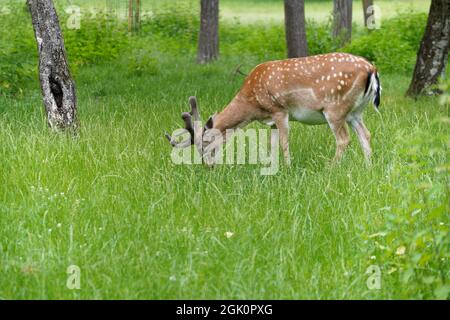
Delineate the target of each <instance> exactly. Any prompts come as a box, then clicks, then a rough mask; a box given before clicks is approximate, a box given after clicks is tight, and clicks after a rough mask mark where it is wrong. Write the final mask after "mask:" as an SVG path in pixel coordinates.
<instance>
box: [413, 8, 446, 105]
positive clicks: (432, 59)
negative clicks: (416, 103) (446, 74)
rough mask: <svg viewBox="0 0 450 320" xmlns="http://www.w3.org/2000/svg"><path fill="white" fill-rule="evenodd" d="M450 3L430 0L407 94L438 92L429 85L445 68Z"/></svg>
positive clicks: (433, 82) (436, 79)
mask: <svg viewBox="0 0 450 320" xmlns="http://www.w3.org/2000/svg"><path fill="white" fill-rule="evenodd" d="M449 35H450V3H449V1H448V0H432V1H431V6H430V13H429V15H428V21H427V27H426V29H425V33H424V35H423V38H422V41H421V43H420V48H419V51H418V53H417V61H416V67H415V69H414V73H413V77H412V80H411V84H410V86H409V89H408V91H407V92H406V94H407V95H408V96H417V95H426V94H433V93H438V91H436V90H435V91H431V90H429V89H430V86H431V85H434V84H436V83H437V81H438V78H439V75H440V74H441V73H442V72H443V70H444V69H445V65H446V62H447V59H448V51H449V42H450V36H449Z"/></svg>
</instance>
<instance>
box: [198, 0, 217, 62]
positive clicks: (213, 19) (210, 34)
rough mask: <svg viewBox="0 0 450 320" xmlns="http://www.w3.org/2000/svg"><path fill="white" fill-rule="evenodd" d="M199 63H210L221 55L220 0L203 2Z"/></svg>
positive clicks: (201, 4)
mask: <svg viewBox="0 0 450 320" xmlns="http://www.w3.org/2000/svg"><path fill="white" fill-rule="evenodd" d="M200 6H201V13H200V33H199V37H198V53H197V62H198V63H201V64H203V63H208V62H210V61H211V60H213V59H216V58H217V57H218V55H219V0H201V3H200Z"/></svg>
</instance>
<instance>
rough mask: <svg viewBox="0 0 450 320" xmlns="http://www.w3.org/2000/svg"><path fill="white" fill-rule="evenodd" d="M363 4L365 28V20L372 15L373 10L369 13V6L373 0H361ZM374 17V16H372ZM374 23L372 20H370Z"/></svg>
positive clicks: (371, 5)
mask: <svg viewBox="0 0 450 320" xmlns="http://www.w3.org/2000/svg"><path fill="white" fill-rule="evenodd" d="M362 5H363V13H364V26H365V27H366V28H367V22H368V20H369V18H370V17H371V16H373V12H372V13H370V11H369V10H370V9H369V8H370V7H373V0H362ZM372 19H374V17H372ZM372 24H374V21H373V22H372Z"/></svg>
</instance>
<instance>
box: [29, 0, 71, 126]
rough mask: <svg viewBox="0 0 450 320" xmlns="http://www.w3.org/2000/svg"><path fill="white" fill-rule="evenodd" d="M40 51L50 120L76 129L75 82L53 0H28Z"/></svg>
mask: <svg viewBox="0 0 450 320" xmlns="http://www.w3.org/2000/svg"><path fill="white" fill-rule="evenodd" d="M27 4H28V8H29V10H30V13H31V19H32V23H33V28H34V34H35V37H36V42H37V47H38V52H39V80H40V83H41V90H42V96H43V101H44V105H45V110H46V112H47V122H48V125H49V127H50V128H53V129H76V128H77V127H78V121H77V107H76V94H75V83H74V81H73V80H72V77H71V75H70V71H69V66H68V64H67V58H66V50H65V48H64V39H63V36H62V33H61V29H60V27H59V20H58V16H57V14H56V11H55V7H54V6H53V2H52V0H28V1H27Z"/></svg>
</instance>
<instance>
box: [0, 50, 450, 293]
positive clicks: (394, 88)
mask: <svg viewBox="0 0 450 320" xmlns="http://www.w3.org/2000/svg"><path fill="white" fill-rule="evenodd" d="M149 45H150V44H149ZM69 58H70V53H69ZM259 62H260V61H258V60H257V59H256V58H255V57H251V56H249V57H240V56H234V55H227V53H226V52H225V53H223V54H222V56H221V59H220V60H219V61H217V62H215V63H213V64H211V65H208V66H199V65H196V64H195V57H194V56H193V55H192V54H186V55H182V54H180V55H177V56H172V55H162V56H160V57H159V58H158V69H159V72H157V73H156V74H154V75H152V74H146V73H144V74H136V73H130V72H129V69H128V68H127V66H126V65H125V64H124V63H123V61H122V60H121V59H118V60H117V61H113V62H110V63H107V64H99V65H90V66H85V67H80V68H78V70H77V72H76V81H77V89H78V105H79V115H80V121H81V130H80V135H79V136H78V137H77V138H74V137H70V136H66V135H58V134H52V133H50V132H49V131H48V129H47V128H46V125H45V119H44V115H43V108H42V101H41V96H40V92H39V88H38V87H37V81H36V82H34V84H33V85H32V87H31V88H30V89H28V90H27V92H26V93H25V94H24V95H21V96H17V97H3V96H0V167H1V170H0V230H1V231H0V299H12V298H19V299H25V298H32V299H35V298H37V299H65V298H67V299H72V298H87V299H144V298H145V299H191V298H192V299H215V298H223V299H233V298H240V299H281V298H283V299H341V298H345V299H390V298H398V299H408V298H436V297H438V298H446V297H447V295H448V290H449V287H448V286H449V285H448V270H449V269H448V226H449V215H448V211H449V210H448V209H449V206H448V200H449V197H448V196H449V189H448V170H449V168H450V167H449V164H448V162H449V160H448V159H449V157H448V156H449V154H448V146H449V141H448V134H449V132H448V126H449V118H448V115H449V112H448V111H449V110H448V105H441V104H440V103H439V99H438V98H432V97H427V98H421V99H418V100H413V99H410V98H405V97H404V93H405V91H406V89H407V86H408V84H409V80H410V77H409V76H408V75H402V74H400V75H398V74H382V75H381V76H382V78H381V81H382V84H383V88H384V91H383V95H382V105H381V115H378V114H376V113H375V112H374V111H373V110H372V108H368V109H367V112H366V119H367V120H366V123H367V126H368V128H369V129H370V131H371V132H372V136H373V149H374V161H373V166H372V167H366V166H365V164H364V159H363V155H362V152H361V150H360V148H359V145H358V143H357V139H356V137H355V136H354V135H352V140H353V142H352V144H351V145H350V147H349V150H348V151H347V153H346V155H345V157H344V159H343V160H342V162H341V163H340V164H339V165H336V166H332V165H329V159H331V158H332V156H333V154H334V147H335V144H334V138H333V136H332V134H331V132H330V129H329V128H328V127H327V126H304V125H301V124H298V123H292V126H291V128H292V131H291V154H292V158H293V165H292V167H291V168H287V167H285V166H282V167H281V168H280V171H279V172H278V174H276V175H274V176H261V175H260V174H259V169H260V166H258V165H235V166H218V167H216V168H215V169H212V170H211V169H208V168H206V167H204V166H202V165H193V166H188V165H182V166H177V165H174V164H173V163H172V162H171V159H170V151H171V147H170V146H169V145H168V143H167V141H166V140H165V138H164V136H163V132H164V131H165V130H167V131H171V130H173V129H175V128H178V127H179V126H180V123H181V120H180V118H179V115H180V113H181V111H186V110H187V108H188V106H187V97H188V96H190V95H194V94H195V95H197V97H198V99H199V103H200V108H201V111H202V114H203V116H204V117H206V116H207V115H210V114H212V113H213V112H215V111H218V110H220V109H221V108H222V107H223V106H224V105H225V104H226V103H227V102H228V101H229V100H230V99H231V98H232V97H233V95H234V93H235V92H236V90H238V89H239V87H240V85H241V83H242V80H243V78H242V77H240V76H237V77H233V76H232V75H231V73H232V71H233V70H234V69H235V67H236V65H238V64H239V63H243V65H244V66H243V68H244V70H249V69H250V68H251V67H252V66H253V65H255V64H257V63H259ZM252 127H255V128H260V127H262V126H261V125H259V124H253V125H252ZM227 235H228V236H227ZM230 235H232V236H231V237H230ZM422 239H425V240H423V241H422ZM419 240H420V241H422V242H420V243H419ZM402 247H403V248H405V250H406V252H404V251H405V250H403V249H401V248H402ZM431 251H432V252H431ZM418 254H420V256H417V255H418ZM70 265H77V266H78V267H79V268H80V270H81V288H80V289H79V290H69V289H68V288H67V286H66V281H67V279H68V274H67V273H66V270H67V268H68V267H69V266H70ZM373 265H375V266H378V267H379V268H380V269H381V287H380V289H378V290H371V289H369V287H368V286H367V280H368V278H369V275H367V274H366V271H367V268H368V267H369V266H373ZM410 270H413V271H410ZM411 273H412V274H411Z"/></svg>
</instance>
